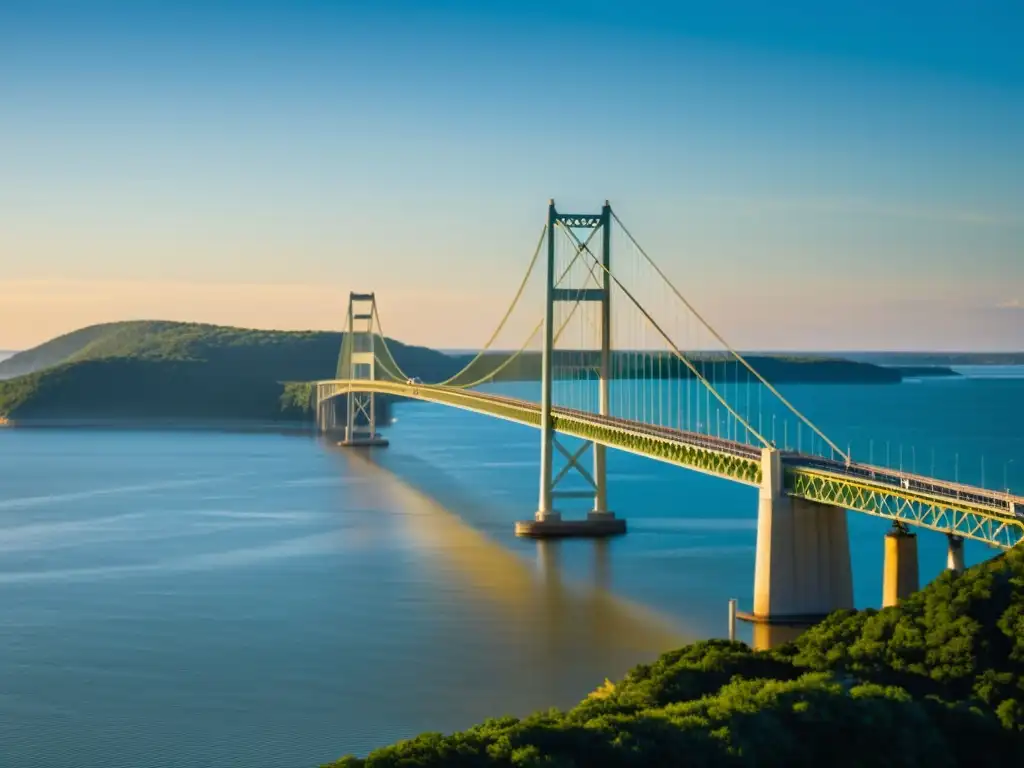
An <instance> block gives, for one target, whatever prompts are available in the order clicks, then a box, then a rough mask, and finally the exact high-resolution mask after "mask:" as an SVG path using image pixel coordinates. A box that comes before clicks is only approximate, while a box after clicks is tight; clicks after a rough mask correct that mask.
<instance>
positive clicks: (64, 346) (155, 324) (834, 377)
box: [0, 321, 954, 422]
mask: <svg viewBox="0 0 1024 768" xmlns="http://www.w3.org/2000/svg"><path fill="white" fill-rule="evenodd" d="M341 339H342V335H341V334H340V333H332V332H324V331H306V332H286V331H259V330H250V329H244V328H230V327H224V326H216V325H203V324H198V323H178V322H169V321H131V322H122V323H107V324H103V325H96V326H90V327H88V328H83V329H81V330H78V331H74V332H72V333H69V334H66V335H64V336H60V337H58V338H56V339H53V340H51V341H49V342H46V343H45V344H41V345H40V346H38V347H35V348H34V349H30V350H27V351H25V352H21V353H18V354H16V355H14V356H13V357H11V358H9V359H7V360H4V361H0V379H2V380H0V417H5V418H7V419H10V420H11V421H13V422H18V421H24V422H29V421H32V420H55V419H56V420H60V419H128V420H147V419H161V420H165V419H192V420H204V419H214V420H251V421H260V422H308V421H309V420H311V418H312V411H311V408H310V402H309V397H308V391H309V390H308V387H304V386H302V384H301V383H302V382H309V381H313V380H317V379H329V378H334V377H335V375H336V372H337V363H338V353H339V350H340V348H341ZM387 342H388V346H389V348H390V349H391V351H392V353H393V354H394V358H395V361H396V362H397V363H398V365H399V366H400V367H401V368H402V370H403V371H404V372H406V373H407V374H408V375H410V376H416V377H419V378H421V379H422V380H423V381H425V382H431V381H440V380H443V379H446V378H448V377H450V376H452V375H454V374H455V373H457V372H458V371H459V370H461V369H462V368H463V367H464V366H465V365H466V364H467V363H468V362H469V361H470V360H472V358H473V356H472V355H467V354H445V353H442V352H438V351H436V350H433V349H429V348H426V347H417V346H410V345H406V344H402V343H401V342H399V341H396V340H393V339H388V340H387ZM688 356H689V357H690V359H691V360H692V361H693V364H694V367H696V368H697V370H698V371H700V373H701V375H703V376H705V377H706V378H707V379H708V380H710V381H712V382H716V381H728V382H733V381H737V380H738V381H744V380H746V379H747V378H749V373H748V372H747V371H746V370H745V369H743V368H742V366H740V365H738V364H737V363H736V362H735V361H734V360H728V359H726V358H725V357H724V356H723V355H721V354H715V353H701V352H697V353H688ZM508 357H509V354H508V353H504V352H493V353H488V354H485V355H483V356H482V357H481V358H480V359H479V360H478V361H477V362H476V363H475V364H474V365H473V367H472V368H471V369H470V370H469V371H468V372H467V373H466V374H465V375H463V376H461V377H460V378H459V379H458V380H457V382H456V383H468V382H470V381H474V380H476V379H478V378H482V377H485V376H487V375H488V374H489V373H490V372H492V371H493V370H494V369H495V368H497V367H499V366H501V365H502V364H503V363H504V362H505V361H506V360H507V359H508ZM747 359H748V361H749V362H750V364H751V365H752V366H753V367H754V368H755V369H756V370H757V371H758V372H759V373H760V374H761V375H763V376H764V377H765V378H767V379H768V380H769V381H771V382H772V383H787V382H788V383H876V384H891V383H898V382H899V381H901V380H902V379H903V374H902V373H901V372H900V371H899V370H898V369H895V368H886V367H882V366H877V365H872V364H870V363H863V362H855V361H850V360H842V359H833V358H828V357H822V356H816V357H782V356H763V355H752V356H749V357H748V358H747ZM556 362H557V363H558V364H559V365H560V366H565V367H567V368H568V367H575V369H576V370H577V371H578V370H583V369H586V368H587V367H589V366H592V365H593V364H594V363H595V362H596V361H595V356H594V353H592V352H572V351H560V352H559V353H558V359H557V360H556ZM612 367H613V374H614V375H615V376H617V377H622V378H625V377H628V376H631V375H640V374H642V375H644V376H645V377H647V378H679V377H687V376H692V375H693V372H692V371H691V370H690V369H689V368H687V367H685V366H684V365H682V364H681V363H680V362H679V361H678V360H677V359H676V358H675V357H674V356H672V355H670V354H669V353H667V352H666V353H662V354H660V355H652V354H650V353H647V354H642V355H641V354H637V353H635V352H625V351H619V352H616V353H615V356H614V360H613V366H612ZM539 374H540V355H539V354H538V353H536V352H529V353H525V354H523V355H520V356H519V357H517V358H516V359H515V360H514V361H513V362H512V363H511V364H510V365H507V366H505V367H503V368H502V370H501V372H500V373H499V374H498V375H497V377H496V379H495V380H496V381H529V380H537V379H538V378H539ZM949 374H950V375H954V374H953V373H952V371H949Z"/></svg>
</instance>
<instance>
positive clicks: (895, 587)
mask: <svg viewBox="0 0 1024 768" xmlns="http://www.w3.org/2000/svg"><path fill="white" fill-rule="evenodd" d="M918 589H920V581H919V576H918V570H917V534H916V533H911V532H910V531H908V530H907V529H906V527H904V526H903V525H901V524H900V523H897V522H894V523H893V525H892V530H890V531H889V532H888V533H887V534H885V570H884V575H883V580H882V607H883V608H889V607H891V606H894V605H899V603H900V601H902V600H905V599H906V598H908V597H910V595H912V594H913V593H914V592H917V590H918Z"/></svg>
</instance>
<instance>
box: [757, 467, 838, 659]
mask: <svg viewBox="0 0 1024 768" xmlns="http://www.w3.org/2000/svg"><path fill="white" fill-rule="evenodd" d="M761 469H762V481H761V492H760V498H759V501H758V511H757V555H756V559H755V573H754V612H753V614H752V615H751V614H747V615H745V616H743V618H745V619H747V620H752V621H754V622H755V623H757V624H761V625H764V624H774V625H782V626H789V627H799V626H807V625H809V624H812V623H814V622H815V621H817V620H819V619H821V618H822V617H824V616H826V615H827V614H829V613H831V612H832V611H835V610H839V609H841V608H853V570H852V567H851V565H850V543H849V535H848V533H847V527H846V510H845V509H841V508H840V507H834V506H831V505H828V504H819V503H817V502H813V501H806V500H804V499H796V498H793V497H791V496H787V495H786V494H785V492H784V490H783V482H782V481H783V475H782V462H781V457H780V455H779V452H778V450H776V449H774V448H765V449H764V451H763V452H762V454H761ZM789 634H792V633H789ZM756 636H757V632H756V631H755V638H756ZM755 644H756V645H759V643H757V642H755Z"/></svg>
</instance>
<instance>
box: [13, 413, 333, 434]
mask: <svg viewBox="0 0 1024 768" xmlns="http://www.w3.org/2000/svg"><path fill="white" fill-rule="evenodd" d="M0 428H7V429H109V430H132V431H146V430H159V431H178V432H194V431H195V432H264V433H273V432H276V433H280V434H288V435H312V434H313V423H312V422H304V421H276V422H275V421H266V420H261V419H251V420H247V419H170V418H165V419H161V418H152V419H149V418H126V419H117V418H99V417H97V418H80V419H40V418H27V419H8V420H7V421H6V422H5V421H4V420H3V419H0Z"/></svg>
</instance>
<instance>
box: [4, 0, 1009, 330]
mask: <svg viewBox="0 0 1024 768" xmlns="http://www.w3.org/2000/svg"><path fill="white" fill-rule="evenodd" d="M892 5H895V6H898V9H893V8H891V7H886V6H892ZM1014 5H1015V4H1014V3H1009V2H1005V3H984V2H981V3H967V2H956V3H951V2H945V3H942V2H939V3H936V2H932V3H927V4H925V3H918V2H901V3H897V4H881V3H863V2H861V3H852V2H845V1H844V2H835V3H830V4H828V6H827V7H825V6H822V5H820V4H811V3H809V2H797V3H787V4H785V6H786V7H785V8H780V7H778V4H772V3H759V2H752V1H751V0H747V2H735V3H731V4H728V5H725V4H717V5H714V4H705V3H700V4H696V3H685V2H679V3H671V4H669V3H647V2H642V1H638V2H631V3H605V2H586V3H585V2H548V3H539V2H532V1H525V2H516V3H504V2H491V3H483V2H454V0H452V1H448V2H429V3H428V2H419V3H414V2H362V3H345V2H291V3H283V2H277V3H271V2H231V3H229V2H206V3H188V2H177V3H171V2H163V3H156V2H145V1H144V0H143V1H141V2H134V3H113V2H102V0H98V1H95V2H90V3H48V2H45V1H44V2H32V3H29V2H23V3H19V2H7V3H4V4H3V5H2V6H0V103H2V104H3V105H4V108H3V109H0V348H4V347H14V348H17V347H25V346H29V345H31V344H34V343H38V342H40V341H42V340H44V339H45V338H48V337H50V336H52V335H54V334H56V333H60V332H64V331H67V330H71V329H73V328H75V327H78V326H81V325H86V324H89V323H93V322H101V321H106V320H117V319H126V318H132V317H165V318H171V319H188V320H203V321H209V322H220V323H230V324H238V325H254V326H260V327H279V328H305V327H316V328H337V327H339V326H340V322H341V314H342V311H343V303H344V297H345V296H346V295H347V292H348V291H349V290H375V291H376V292H377V293H378V294H379V296H380V299H381V310H382V313H383V314H384V317H385V321H386V325H387V330H388V332H389V334H390V335H394V336H397V337H399V338H402V339H406V340H409V341H413V342H418V343H425V344H433V345H436V346H441V347H472V346H474V345H476V344H479V343H481V342H482V341H483V340H484V338H485V337H486V335H487V332H488V330H489V327H490V326H491V325H493V323H494V322H496V321H497V320H498V318H499V316H500V310H499V309H497V307H503V306H504V305H505V304H507V301H508V299H509V298H510V295H511V293H512V292H513V291H514V289H515V285H516V283H517V281H518V279H519V277H520V275H521V270H522V269H523V266H524V265H525V263H526V261H527V260H528V258H529V255H530V252H531V250H532V247H533V245H534V242H535V238H536V235H537V231H538V229H539V226H540V224H541V223H542V220H543V216H544V210H545V205H546V202H547V199H548V198H549V197H555V198H556V199H557V200H558V201H559V204H560V206H563V207H565V208H572V209H579V210H590V209H596V208H597V207H598V206H599V205H600V203H601V202H602V201H603V200H604V199H605V198H610V199H611V200H612V202H613V204H614V206H615V207H616V210H617V211H618V213H619V215H620V216H621V217H622V219H623V220H624V221H625V222H626V223H627V224H628V225H629V226H630V228H631V230H632V231H633V232H634V233H635V234H636V235H637V237H638V238H639V239H640V240H641V242H642V243H643V244H644V245H645V247H646V248H647V249H648V250H649V251H650V252H651V253H652V255H653V256H654V257H655V258H656V259H657V260H658V261H659V263H661V264H662V265H663V267H664V268H665V270H666V271H667V272H668V273H669V274H670V275H671V276H672V277H673V279H675V280H676V281H677V282H679V283H680V284H682V285H683V286H684V288H685V290H686V292H687V293H688V294H689V295H690V296H692V298H693V301H694V303H695V304H696V305H697V306H698V308H699V309H700V310H701V311H702V312H704V313H705V314H706V315H707V316H708V317H709V319H711V320H712V322H714V323H715V324H716V325H718V326H720V328H721V330H722V331H723V332H724V333H725V334H726V336H727V337H728V338H730V340H732V341H733V343H735V344H737V345H739V346H742V347H747V348H758V347H760V348H773V349H784V348H790V349H792V348H814V349H827V348H839V349H851V348H874V349H880V348H900V349H908V348H947V349H949V348H960V349H963V348H986V349H1008V348H1015V349H1020V348H1024V205H1022V203H1024V140H1022V138H1021V137H1022V136H1024V54H1022V53H1021V51H1020V43H1019V41H1020V39H1021V38H1022V34H1024V11H1022V10H1020V6H1019V4H1016V6H1017V7H1016V9H1015V8H1014ZM869 6H873V7H869ZM765 317H771V318H772V322H765V320H764V318H765ZM532 320H533V317H532V314H531V315H530V316H529V317H527V316H525V315H524V316H523V317H522V322H521V323H520V324H519V325H518V326H515V327H513V328H512V330H511V334H512V335H515V334H516V333H517V332H519V331H520V330H522V329H525V328H526V327H528V326H530V325H532ZM513 325H515V324H513Z"/></svg>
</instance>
